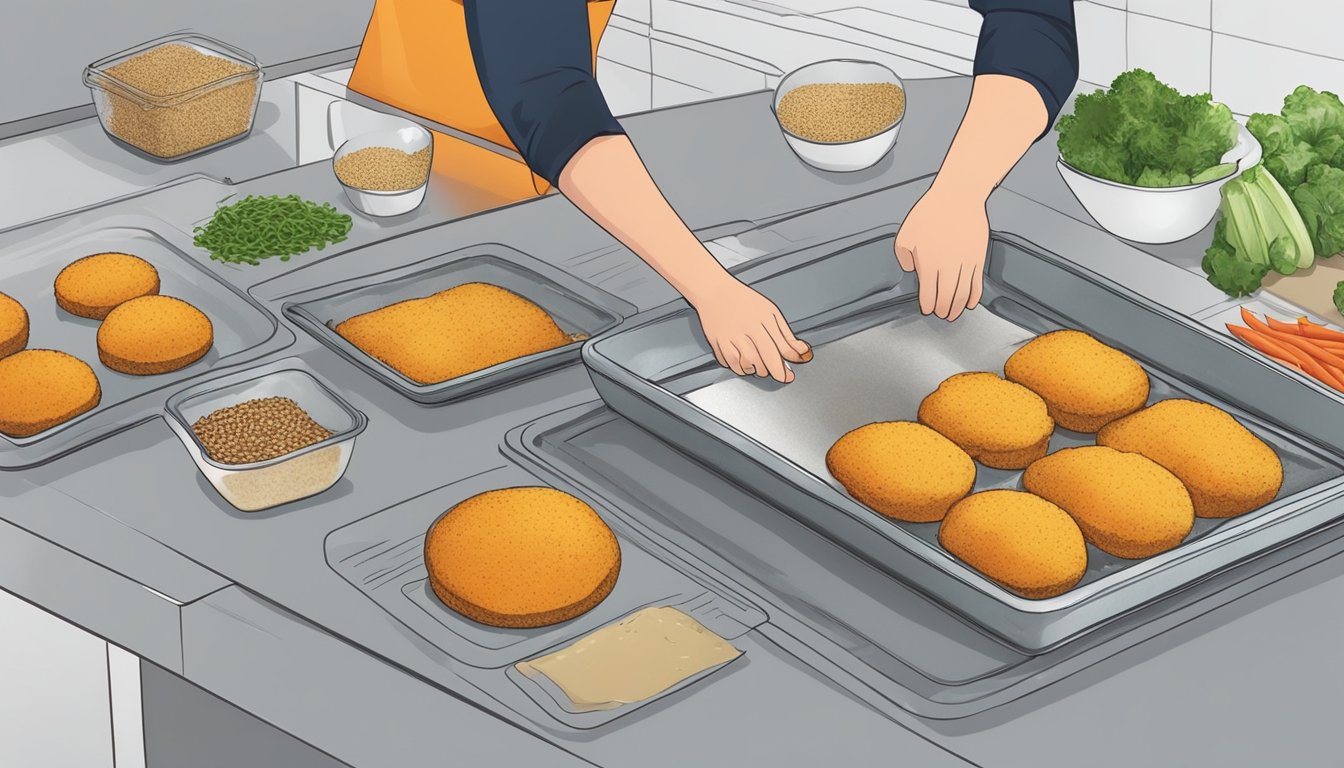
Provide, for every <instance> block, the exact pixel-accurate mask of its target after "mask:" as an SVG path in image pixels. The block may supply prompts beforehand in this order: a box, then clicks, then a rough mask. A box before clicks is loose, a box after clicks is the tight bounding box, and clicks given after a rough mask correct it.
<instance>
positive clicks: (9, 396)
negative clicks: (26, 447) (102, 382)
mask: <svg viewBox="0 0 1344 768" xmlns="http://www.w3.org/2000/svg"><path fill="white" fill-rule="evenodd" d="M101 396H102V390H101V389H100V388H99V386H98V377H97V376H95V375H94V373H93V369H92V368H90V367H89V366H88V364H87V363H85V362H84V361H83V360H80V359H79V358H77V357H71V356H70V355H67V354H65V353H64V352H57V351H55V350H51V349H28V350H24V351H22V352H15V353H14V354H12V355H10V356H8V357H5V358H3V359H0V432H3V433H5V434H6V435H10V436H12V437H28V436H30V435H35V434H37V433H38V432H41V431H43V430H45V429H51V428H52V427H54V426H56V425H57V424H61V423H63V422H66V421H69V420H70V419H73V418H75V417H76V416H78V415H80V414H81V413H84V412H85V411H87V410H89V409H90V408H93V407H94V406H96V405H98V400H99V398H100V397H101Z"/></svg>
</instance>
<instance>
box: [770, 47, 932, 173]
mask: <svg viewBox="0 0 1344 768" xmlns="http://www.w3.org/2000/svg"><path fill="white" fill-rule="evenodd" d="M771 106H772V108H773V110H774V113H775V118H776V119H777V120H778V121H779V128H780V130H781V131H783V132H784V140H785V141H786V142H787V143H788V145H789V148H790V149H792V150H793V152H794V154H796V155H798V157H799V158H800V159H802V161H803V162H805V163H807V164H808V165H811V166H813V167H815V168H820V169H821V170H823V171H838V172H845V171H858V170H862V169H864V168H868V167H871V166H872V165H874V164H875V163H877V161H879V160H881V159H882V158H883V157H885V156H886V154H887V153H888V152H890V151H891V148H892V146H894V145H895V144H896V134H897V132H898V131H899V130H900V127H901V119H902V118H904V117H905V84H904V83H902V82H901V79H900V78H899V77H897V76H896V73H895V72H892V71H891V70H890V69H888V68H887V67H885V66H883V65H881V64H878V63H877V62H875V61H860V60H857V59H830V60H827V61H818V62H815V63H813V64H808V65H807V66H805V67H801V68H799V69H796V70H794V71H793V72H790V73H789V74H788V75H785V76H784V79H782V80H780V81H779V86H778V87H776V88H775V98H774V101H773V102H772V103H771Z"/></svg>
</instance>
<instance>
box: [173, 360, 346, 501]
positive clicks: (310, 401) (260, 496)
mask: <svg viewBox="0 0 1344 768" xmlns="http://www.w3.org/2000/svg"><path fill="white" fill-rule="evenodd" d="M263 397H288V398H289V399H291V400H293V401H294V402H295V403H297V404H298V406H299V407H300V408H302V409H303V410H304V411H306V412H307V413H308V415H309V416H311V417H312V418H313V420H314V421H316V422H317V423H318V424H321V425H322V426H323V427H325V428H326V429H327V430H328V431H330V432H332V435H331V437H328V438H327V439H326V440H323V441H321V442H319V443H314V444H313V445H310V446H308V447H307V448H303V449H300V450H298V451H293V452H291V453H287V454H285V455H283V456H277V457H275V458H273V459H269V460H267V461H259V462H255V463H252V464H221V463H219V462H217V461H215V460H214V459H211V458H210V456H209V455H208V454H207V453H206V451H205V447H204V446H203V445H201V441H200V440H199V439H197V437H196V433H195V432H194V431H193V430H192V428H191V425H192V424H194V423H195V422H196V420H197V419H200V418H201V417H203V416H208V415H210V414H211V413H214V412H215V411H217V410H219V409H221V408H227V407H229V406H231V405H238V404H239V403H243V402H246V401H248V400H255V399H258V398H263ZM167 412H168V424H169V426H171V427H172V428H173V431H174V432H176V433H177V436H178V437H179V438H180V439H181V440H182V444H183V445H184V446H186V449H187V452H188V453H190V454H191V458H192V459H193V460H194V461H195V462H196V466H197V467H198V468H199V469H200V470H201V474H203V475H205V477H206V478H207V479H208V480H209V481H210V484H211V485H213V486H214V487H215V490H217V491H219V494H220V495H221V496H223V497H224V498H225V500H227V501H228V502H229V503H230V504H232V505H233V506H235V507H237V508H238V509H240V510H242V511H244V512H257V511H259V510H263V509H269V508H271V507H275V506H279V505H281V504H287V503H289V502H291V501H297V500H299V499H303V498H307V497H309V496H313V495H315V494H319V493H322V492H323V491H325V490H327V489H328V488H330V487H331V486H333V485H335V484H336V481H338V480H340V479H341V476H342V475H343V474H345V468H346V466H347V465H349V463H350V455H351V453H352V452H353V451H354V449H355V437H356V436H358V435H359V433H360V432H363V431H364V427H365V426H366V425H367V424H368V418H367V417H365V415H364V414H363V413H361V412H360V411H359V410H357V409H355V408H354V407H353V406H351V405H350V404H349V403H347V402H346V401H345V400H343V399H342V398H341V397H340V396H339V395H337V394H336V393H335V392H332V391H331V390H330V389H328V388H327V387H326V386H325V385H323V384H322V383H321V382H319V381H318V380H317V379H315V378H313V377H312V376H311V375H310V374H308V373H307V372H305V371H301V370H298V369H295V368H289V369H284V370H278V371H273V372H270V373H263V374H256V373H254V372H244V373H242V374H237V375H234V376H229V377H225V378H223V379H218V380H216V381H211V382H207V383H205V384H202V385H200V386H198V387H193V388H191V389H187V390H184V391H182V392H179V393H178V394H176V395H174V396H173V397H172V398H170V399H169V400H168V405H167Z"/></svg>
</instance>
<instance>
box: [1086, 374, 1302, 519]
mask: <svg viewBox="0 0 1344 768" xmlns="http://www.w3.org/2000/svg"><path fill="white" fill-rule="evenodd" d="M1097 445H1104V446H1107V447H1110V448H1114V449H1116V450H1117V451H1127V452H1130V453H1137V454H1140V455H1143V456H1147V457H1148V458H1150V459H1152V460H1153V461H1155V462H1157V463H1158V464H1161V465H1162V466H1163V467H1165V468H1166V469H1167V470H1168V471H1169V472H1171V473H1172V474H1173V475H1175V476H1176V477H1178V478H1180V480H1181V482H1182V483H1183V484H1184V485H1185V489H1186V490H1187V491H1189V492H1190V499H1191V501H1193V502H1194V505H1195V514H1196V515H1198V516H1199V517H1235V516H1237V515H1240V514H1243V513H1245V512H1250V511H1251V510H1253V509H1255V508H1257V507H1260V506H1262V505H1264V504H1268V503H1269V502H1270V501H1272V500H1273V499H1274V496H1275V495H1277V494H1278V492H1279V487H1280V486H1282V485H1283V463H1282V462H1280V461H1279V456H1278V454H1276V453H1274V449H1273V448H1270V447H1269V446H1268V445H1266V444H1265V443H1264V441H1262V440H1261V439H1260V438H1258V437H1256V436H1255V435H1253V434H1251V431H1250V430H1248V429H1246V428H1245V427H1243V426H1242V425H1241V423H1240V422H1238V421H1237V420H1236V419H1234V418H1232V416H1231V415H1229V414H1228V413H1227V412H1226V411H1223V410H1222V409H1219V408H1215V407H1214V406H1212V405H1209V404H1208V403H1197V402H1195V401H1193V400H1163V401H1161V402H1158V403H1154V404H1153V405H1150V406H1148V407H1147V408H1145V409H1143V410H1142V411H1139V412H1138V413H1135V414H1132V415H1129V416H1126V417H1124V418H1123V419H1120V420H1118V421H1113V422H1111V423H1110V424H1107V425H1106V426H1105V427H1103V428H1102V430H1101V431H1100V432H1098V433H1097Z"/></svg>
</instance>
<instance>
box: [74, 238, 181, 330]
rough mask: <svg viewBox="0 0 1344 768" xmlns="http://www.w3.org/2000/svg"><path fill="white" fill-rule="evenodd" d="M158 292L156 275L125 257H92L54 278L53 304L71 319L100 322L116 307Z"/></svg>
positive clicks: (141, 262)
mask: <svg viewBox="0 0 1344 768" xmlns="http://www.w3.org/2000/svg"><path fill="white" fill-rule="evenodd" d="M158 292H159V271H158V270H157V269H155V268H154V265H153V264H150V263H149V262H148V261H145V260H144V259H142V258H140V257H138V256H132V255H131V254H129V253H95V254H94V255H92V256H85V257H84V258H82V259H79V260H78V261H75V262H72V263H71V264H70V265H69V266H67V267H66V268H65V269H62V270H61V273H60V274H59V275H57V276H56V303H57V304H59V305H60V307H61V309H64V310H65V311H66V312H69V313H70V314H72V315H79V316H80V317H88V318H92V319H94V320H102V319H103V318H105V317H107V314H108V313H109V312H111V311H112V310H113V309H116V307H117V306H118V305H120V304H124V303H125V302H128V301H130V300H131V299H136V298H139V297H141V296H149V295H152V294H156V293H158Z"/></svg>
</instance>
